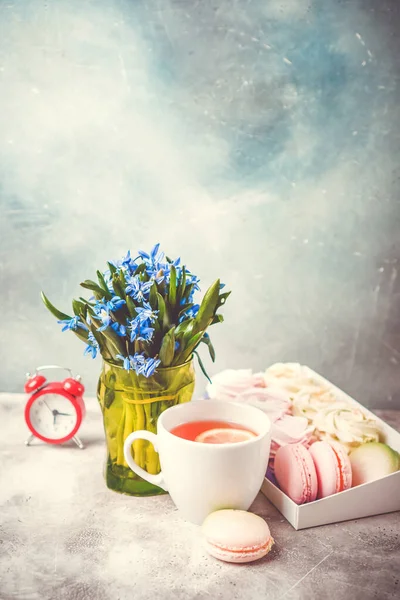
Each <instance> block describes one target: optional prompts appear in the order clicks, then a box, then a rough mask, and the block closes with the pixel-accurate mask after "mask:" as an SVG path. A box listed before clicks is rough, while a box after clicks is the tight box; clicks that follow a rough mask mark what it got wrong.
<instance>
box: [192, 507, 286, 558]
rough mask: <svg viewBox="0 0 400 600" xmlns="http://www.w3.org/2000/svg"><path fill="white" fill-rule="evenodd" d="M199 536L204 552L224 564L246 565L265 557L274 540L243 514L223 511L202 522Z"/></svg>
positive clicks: (264, 525)
mask: <svg viewBox="0 0 400 600" xmlns="http://www.w3.org/2000/svg"><path fill="white" fill-rule="evenodd" d="M202 532H203V536H204V543H205V547H206V549H207V551H208V552H209V553H210V554H211V556H214V558H218V559H219V560H223V561H225V562H232V563H246V562H252V561H254V560H258V559H260V558H262V557H263V556H265V555H266V554H268V552H269V551H270V550H271V548H272V545H273V543H274V540H273V538H272V536H271V533H270V530H269V527H268V525H267V523H266V522H265V521H264V519H262V518H261V517H258V516H257V515H255V514H253V513H250V512H247V511H245V510H234V509H223V510H217V511H216V512H213V513H211V514H210V515H208V517H207V518H206V519H205V521H204V523H203V526H202Z"/></svg>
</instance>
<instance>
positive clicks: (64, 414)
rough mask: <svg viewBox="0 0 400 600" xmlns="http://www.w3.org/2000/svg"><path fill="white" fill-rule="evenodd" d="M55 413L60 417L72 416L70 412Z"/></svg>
mask: <svg viewBox="0 0 400 600" xmlns="http://www.w3.org/2000/svg"><path fill="white" fill-rule="evenodd" d="M57 415H61V416H62V417H72V415H71V414H70V413H62V412H58V411H57Z"/></svg>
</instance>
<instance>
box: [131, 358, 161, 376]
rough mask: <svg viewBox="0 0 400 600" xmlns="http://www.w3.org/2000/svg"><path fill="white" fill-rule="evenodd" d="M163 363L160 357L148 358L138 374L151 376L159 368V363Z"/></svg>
mask: <svg viewBox="0 0 400 600" xmlns="http://www.w3.org/2000/svg"><path fill="white" fill-rule="evenodd" d="M160 364H161V360H159V359H158V358H148V359H146V360H145V362H144V364H143V365H142V366H141V367H140V368H139V370H137V371H136V372H137V374H138V375H144V376H145V377H151V376H152V375H154V373H155V372H156V370H157V367H158V365H160Z"/></svg>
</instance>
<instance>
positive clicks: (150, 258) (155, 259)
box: [138, 244, 164, 269]
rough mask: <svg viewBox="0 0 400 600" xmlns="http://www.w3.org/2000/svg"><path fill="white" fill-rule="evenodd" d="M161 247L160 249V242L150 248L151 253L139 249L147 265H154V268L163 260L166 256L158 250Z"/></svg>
mask: <svg viewBox="0 0 400 600" xmlns="http://www.w3.org/2000/svg"><path fill="white" fill-rule="evenodd" d="M159 249H160V244H156V245H155V246H153V248H152V249H151V250H150V253H149V254H148V253H147V252H144V251H143V250H139V251H138V254H139V256H140V257H141V258H142V259H143V261H144V262H145V263H146V265H148V266H149V267H152V268H153V269H154V268H156V267H157V266H158V265H159V264H160V263H161V262H162V260H163V258H164V252H160V253H159V252H158V251H159Z"/></svg>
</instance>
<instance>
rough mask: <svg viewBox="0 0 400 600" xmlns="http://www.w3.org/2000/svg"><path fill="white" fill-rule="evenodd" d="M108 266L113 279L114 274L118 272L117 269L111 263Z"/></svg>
mask: <svg viewBox="0 0 400 600" xmlns="http://www.w3.org/2000/svg"><path fill="white" fill-rule="evenodd" d="M107 264H108V268H109V269H110V273H111V277H112V276H113V275H114V273H116V272H117V268H116V267H114V265H113V264H111V263H110V262H108V263H107Z"/></svg>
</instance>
